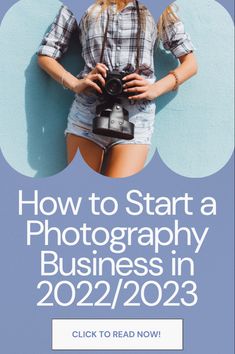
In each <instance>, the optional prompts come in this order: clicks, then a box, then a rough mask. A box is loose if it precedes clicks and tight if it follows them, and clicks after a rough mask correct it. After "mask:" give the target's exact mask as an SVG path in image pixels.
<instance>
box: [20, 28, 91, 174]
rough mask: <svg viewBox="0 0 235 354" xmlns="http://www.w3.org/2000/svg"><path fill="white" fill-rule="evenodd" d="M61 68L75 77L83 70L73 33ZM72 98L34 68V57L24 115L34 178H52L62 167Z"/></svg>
mask: <svg viewBox="0 0 235 354" xmlns="http://www.w3.org/2000/svg"><path fill="white" fill-rule="evenodd" d="M61 64H62V65H63V66H64V67H65V68H66V69H67V70H68V71H70V72H71V73H73V74H74V75H77V74H78V73H79V72H80V71H81V70H82V68H83V66H84V62H83V59H82V57H81V48H80V44H79V39H78V35H77V33H75V34H74V35H73V37H72V38H71V44H70V48H69V50H68V52H67V53H66V54H65V55H64V56H63V59H62V60H61ZM73 98H74V94H73V93H72V92H70V91H69V90H64V89H63V87H61V85H60V84H58V83H56V82H55V81H54V80H53V79H51V78H50V77H49V75H47V74H46V73H45V72H44V71H43V70H41V69H40V67H39V66H38V64H37V55H36V53H35V54H34V55H33V56H32V58H31V60H30V63H29V65H28V67H27V68H26V70H25V112H26V121H27V149H28V162H29V164H30V166H31V168H32V169H34V170H35V171H36V174H35V177H46V176H51V175H54V174H56V173H58V172H60V171H61V170H63V169H64V168H65V167H66V165H67V163H66V146H65V136H64V130H65V128H66V123H67V115H68V113H69V109H70V106H71V104H72V101H73Z"/></svg>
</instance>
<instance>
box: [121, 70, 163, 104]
mask: <svg viewBox="0 0 235 354" xmlns="http://www.w3.org/2000/svg"><path fill="white" fill-rule="evenodd" d="M123 81H124V82H125V81H128V82H126V83H125V85H124V92H127V93H129V94H130V93H132V92H133V93H134V95H133V96H131V95H130V96H129V97H128V98H129V99H130V100H142V99H146V100H150V101H151V100H154V99H155V98H157V93H156V86H155V85H154V84H150V83H149V82H148V81H147V80H145V79H144V78H143V76H140V75H138V74H136V73H134V74H130V75H127V76H125V77H124V78H123Z"/></svg>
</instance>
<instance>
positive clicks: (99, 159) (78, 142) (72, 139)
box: [66, 134, 104, 172]
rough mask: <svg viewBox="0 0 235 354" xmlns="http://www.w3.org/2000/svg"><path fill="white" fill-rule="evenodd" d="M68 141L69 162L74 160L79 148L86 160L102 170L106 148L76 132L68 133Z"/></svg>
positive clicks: (93, 167) (92, 166)
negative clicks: (75, 133)
mask: <svg viewBox="0 0 235 354" xmlns="http://www.w3.org/2000/svg"><path fill="white" fill-rule="evenodd" d="M66 142H67V159H68V163H70V162H71V161H72V160H73V158H74V156H75V155H76V152H77V150H78V149H79V150H80V152H81V155H82V157H83V159H84V160H85V162H86V163H87V164H88V165H89V166H90V167H91V168H92V169H93V170H95V171H96V172H100V170H101V167H102V163H103V158H104V150H103V149H102V148H101V147H100V146H99V145H97V144H96V143H94V142H92V141H91V140H88V139H86V138H83V137H80V136H77V135H74V134H67V137H66Z"/></svg>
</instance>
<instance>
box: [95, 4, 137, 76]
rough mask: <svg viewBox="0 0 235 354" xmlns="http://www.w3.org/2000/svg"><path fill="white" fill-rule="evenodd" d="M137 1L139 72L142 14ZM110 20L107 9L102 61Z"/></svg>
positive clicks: (101, 61)
mask: <svg viewBox="0 0 235 354" xmlns="http://www.w3.org/2000/svg"><path fill="white" fill-rule="evenodd" d="M135 3H136V9H137V15H138V31H137V58H136V72H137V73H138V71H139V67H140V40H141V15H140V7H139V1H138V0H135ZM109 21H110V14H109V11H108V10H107V23H106V27H105V32H104V39H103V44H102V50H101V55H100V63H103V60H104V51H105V47H106V44H107V36H108V27H109Z"/></svg>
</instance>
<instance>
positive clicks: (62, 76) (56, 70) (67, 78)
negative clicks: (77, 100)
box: [38, 55, 80, 92]
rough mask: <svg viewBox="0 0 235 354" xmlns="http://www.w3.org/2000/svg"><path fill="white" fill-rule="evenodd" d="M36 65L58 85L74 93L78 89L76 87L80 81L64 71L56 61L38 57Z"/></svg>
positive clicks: (41, 56) (42, 56)
mask: <svg viewBox="0 0 235 354" xmlns="http://www.w3.org/2000/svg"><path fill="white" fill-rule="evenodd" d="M38 64H39V66H40V67H41V68H42V69H43V70H44V71H46V72H47V73H48V74H49V75H50V76H51V77H52V78H53V79H54V80H56V81H57V82H58V83H60V84H62V85H64V86H65V87H67V88H69V89H70V90H72V91H74V92H76V90H77V89H78V88H77V86H78V85H79V84H80V80H78V79H77V78H76V77H75V76H73V75H72V74H70V73H69V72H68V71H66V70H65V69H64V67H63V66H62V65H61V64H60V63H59V62H58V61H57V60H56V59H54V58H51V57H47V56H44V55H39V56H38Z"/></svg>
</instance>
